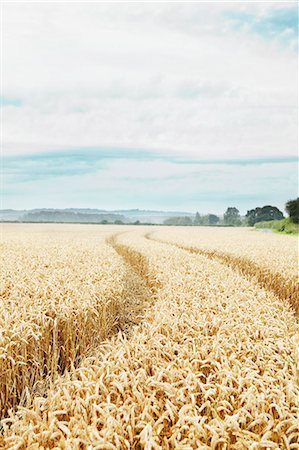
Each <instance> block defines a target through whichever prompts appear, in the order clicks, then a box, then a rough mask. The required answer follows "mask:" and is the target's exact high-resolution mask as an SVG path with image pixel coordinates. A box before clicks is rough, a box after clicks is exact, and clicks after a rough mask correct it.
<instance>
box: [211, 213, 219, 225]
mask: <svg viewBox="0 0 299 450" xmlns="http://www.w3.org/2000/svg"><path fill="white" fill-rule="evenodd" d="M219 220H220V219H219V217H218V216H215V214H208V224H209V225H216V223H218V222H219Z"/></svg>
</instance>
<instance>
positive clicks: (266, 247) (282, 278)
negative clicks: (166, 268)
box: [146, 227, 299, 314]
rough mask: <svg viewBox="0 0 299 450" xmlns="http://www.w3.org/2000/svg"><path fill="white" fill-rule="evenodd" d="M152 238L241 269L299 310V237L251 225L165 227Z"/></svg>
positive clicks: (298, 311) (151, 234) (149, 234)
mask: <svg viewBox="0 0 299 450" xmlns="http://www.w3.org/2000/svg"><path fill="white" fill-rule="evenodd" d="M146 237H147V238H148V239H153V240H157V241H158V242H167V243H170V244H173V245H175V246H177V247H179V248H182V249H185V250H188V251H190V252H191V253H197V254H201V255H204V256H207V257H209V258H215V259H217V260H219V261H220V262H222V263H224V264H227V265H229V266H231V267H232V268H234V269H237V270H239V272H241V273H242V274H244V275H247V276H250V277H251V278H254V279H255V280H256V281H257V282H258V283H259V284H260V285H261V286H262V287H265V288H266V289H268V290H271V291H273V292H274V293H275V294H276V295H277V296H279V297H280V298H281V299H285V300H287V301H289V302H290V304H291V305H292V307H293V308H294V310H295V312H296V313H297V314H299V284H298V240H297V239H296V238H295V237H293V236H291V237H290V236H281V235H277V234H266V235H265V234H264V235H262V233H258V232H257V231H252V230H251V229H243V228H241V229H234V228H228V229H223V228H220V229H219V228H211V227H200V228H198V227H196V228H191V229H190V228H188V229H186V227H176V230H174V229H173V227H172V228H171V227H164V228H163V229H160V230H159V231H158V232H151V233H147V234H146Z"/></svg>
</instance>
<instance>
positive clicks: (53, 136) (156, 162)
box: [1, 2, 298, 214]
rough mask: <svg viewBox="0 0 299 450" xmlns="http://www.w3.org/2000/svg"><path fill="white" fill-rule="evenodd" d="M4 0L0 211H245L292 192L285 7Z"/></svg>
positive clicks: (288, 9)
mask: <svg viewBox="0 0 299 450" xmlns="http://www.w3.org/2000/svg"><path fill="white" fill-rule="evenodd" d="M3 9H4V32H3V48H4V52H3V55H4V69H3V92H2V94H3V96H2V101H1V107H2V109H3V157H2V165H3V168H2V175H3V193H2V196H1V201H2V207H3V208H17V209H26V208H38V207H57V208H64V207H90V208H93V207H94V208H100V209H102V208H105V209H125V208H140V209H149V208H150V209H164V210H174V209H175V210H182V211H185V210H190V211H197V210H198V211H200V212H203V213H208V212H215V213H218V214H221V213H223V212H224V211H225V209H226V207H227V206H236V207H238V208H239V209H240V211H241V212H242V213H245V212H246V210H247V209H250V208H253V207H255V206H258V205H259V206H262V205H263V204H275V205H277V206H279V207H280V208H283V206H284V203H285V202H286V201H287V200H288V199H290V198H293V197H296V196H297V195H298V153H297V152H298V150H297V149H298V142H297V140H298V138H297V137H298V131H297V76H298V63H297V58H298V48H297V33H298V23H297V5H296V4H295V3H293V2H289V3H283V2H272V3H265V2H261V3H249V2H246V3H245V2H229V3H226V2H223V3H221V4H220V3H212V2H210V3H183V2H182V3H173V4H170V3H168V4H167V3H160V4H155V3H152V4H146V3H122V4H107V3H105V4H100V3H85V4H83V3H81V4H80V3H74V4H72V8H71V10H70V8H69V4H63V3H60V4H59V3H52V4H51V3H45V4H41V3H27V4H8V3H6V4H5V5H4V7H3ZM20 74H21V75H22V76H20Z"/></svg>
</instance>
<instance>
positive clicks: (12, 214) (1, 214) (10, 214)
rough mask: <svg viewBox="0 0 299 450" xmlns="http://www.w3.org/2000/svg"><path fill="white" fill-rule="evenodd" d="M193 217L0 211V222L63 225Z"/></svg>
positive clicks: (139, 212) (92, 210)
mask: <svg viewBox="0 0 299 450" xmlns="http://www.w3.org/2000/svg"><path fill="white" fill-rule="evenodd" d="M174 216H175V217H182V216H184V217H186V216H188V217H191V218H193V217H194V214H193V213H190V212H181V211H151V210H142V209H128V210H127V209H123V210H113V211H107V210H104V209H96V208H65V209H51V208H40V209H32V210H13V209H2V210H0V221H1V222H11V221H16V222H37V223H38V222H64V223H101V222H102V221H107V222H108V223H114V222H115V221H122V222H124V223H134V222H136V221H139V222H140V223H153V224H162V223H163V222H164V220H166V219H168V218H170V217H174Z"/></svg>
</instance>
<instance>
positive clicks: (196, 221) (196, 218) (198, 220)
mask: <svg viewBox="0 0 299 450" xmlns="http://www.w3.org/2000/svg"><path fill="white" fill-rule="evenodd" d="M193 223H194V225H200V224H201V217H200V214H199V212H197V213H196V214H195V218H194V222H193Z"/></svg>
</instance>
